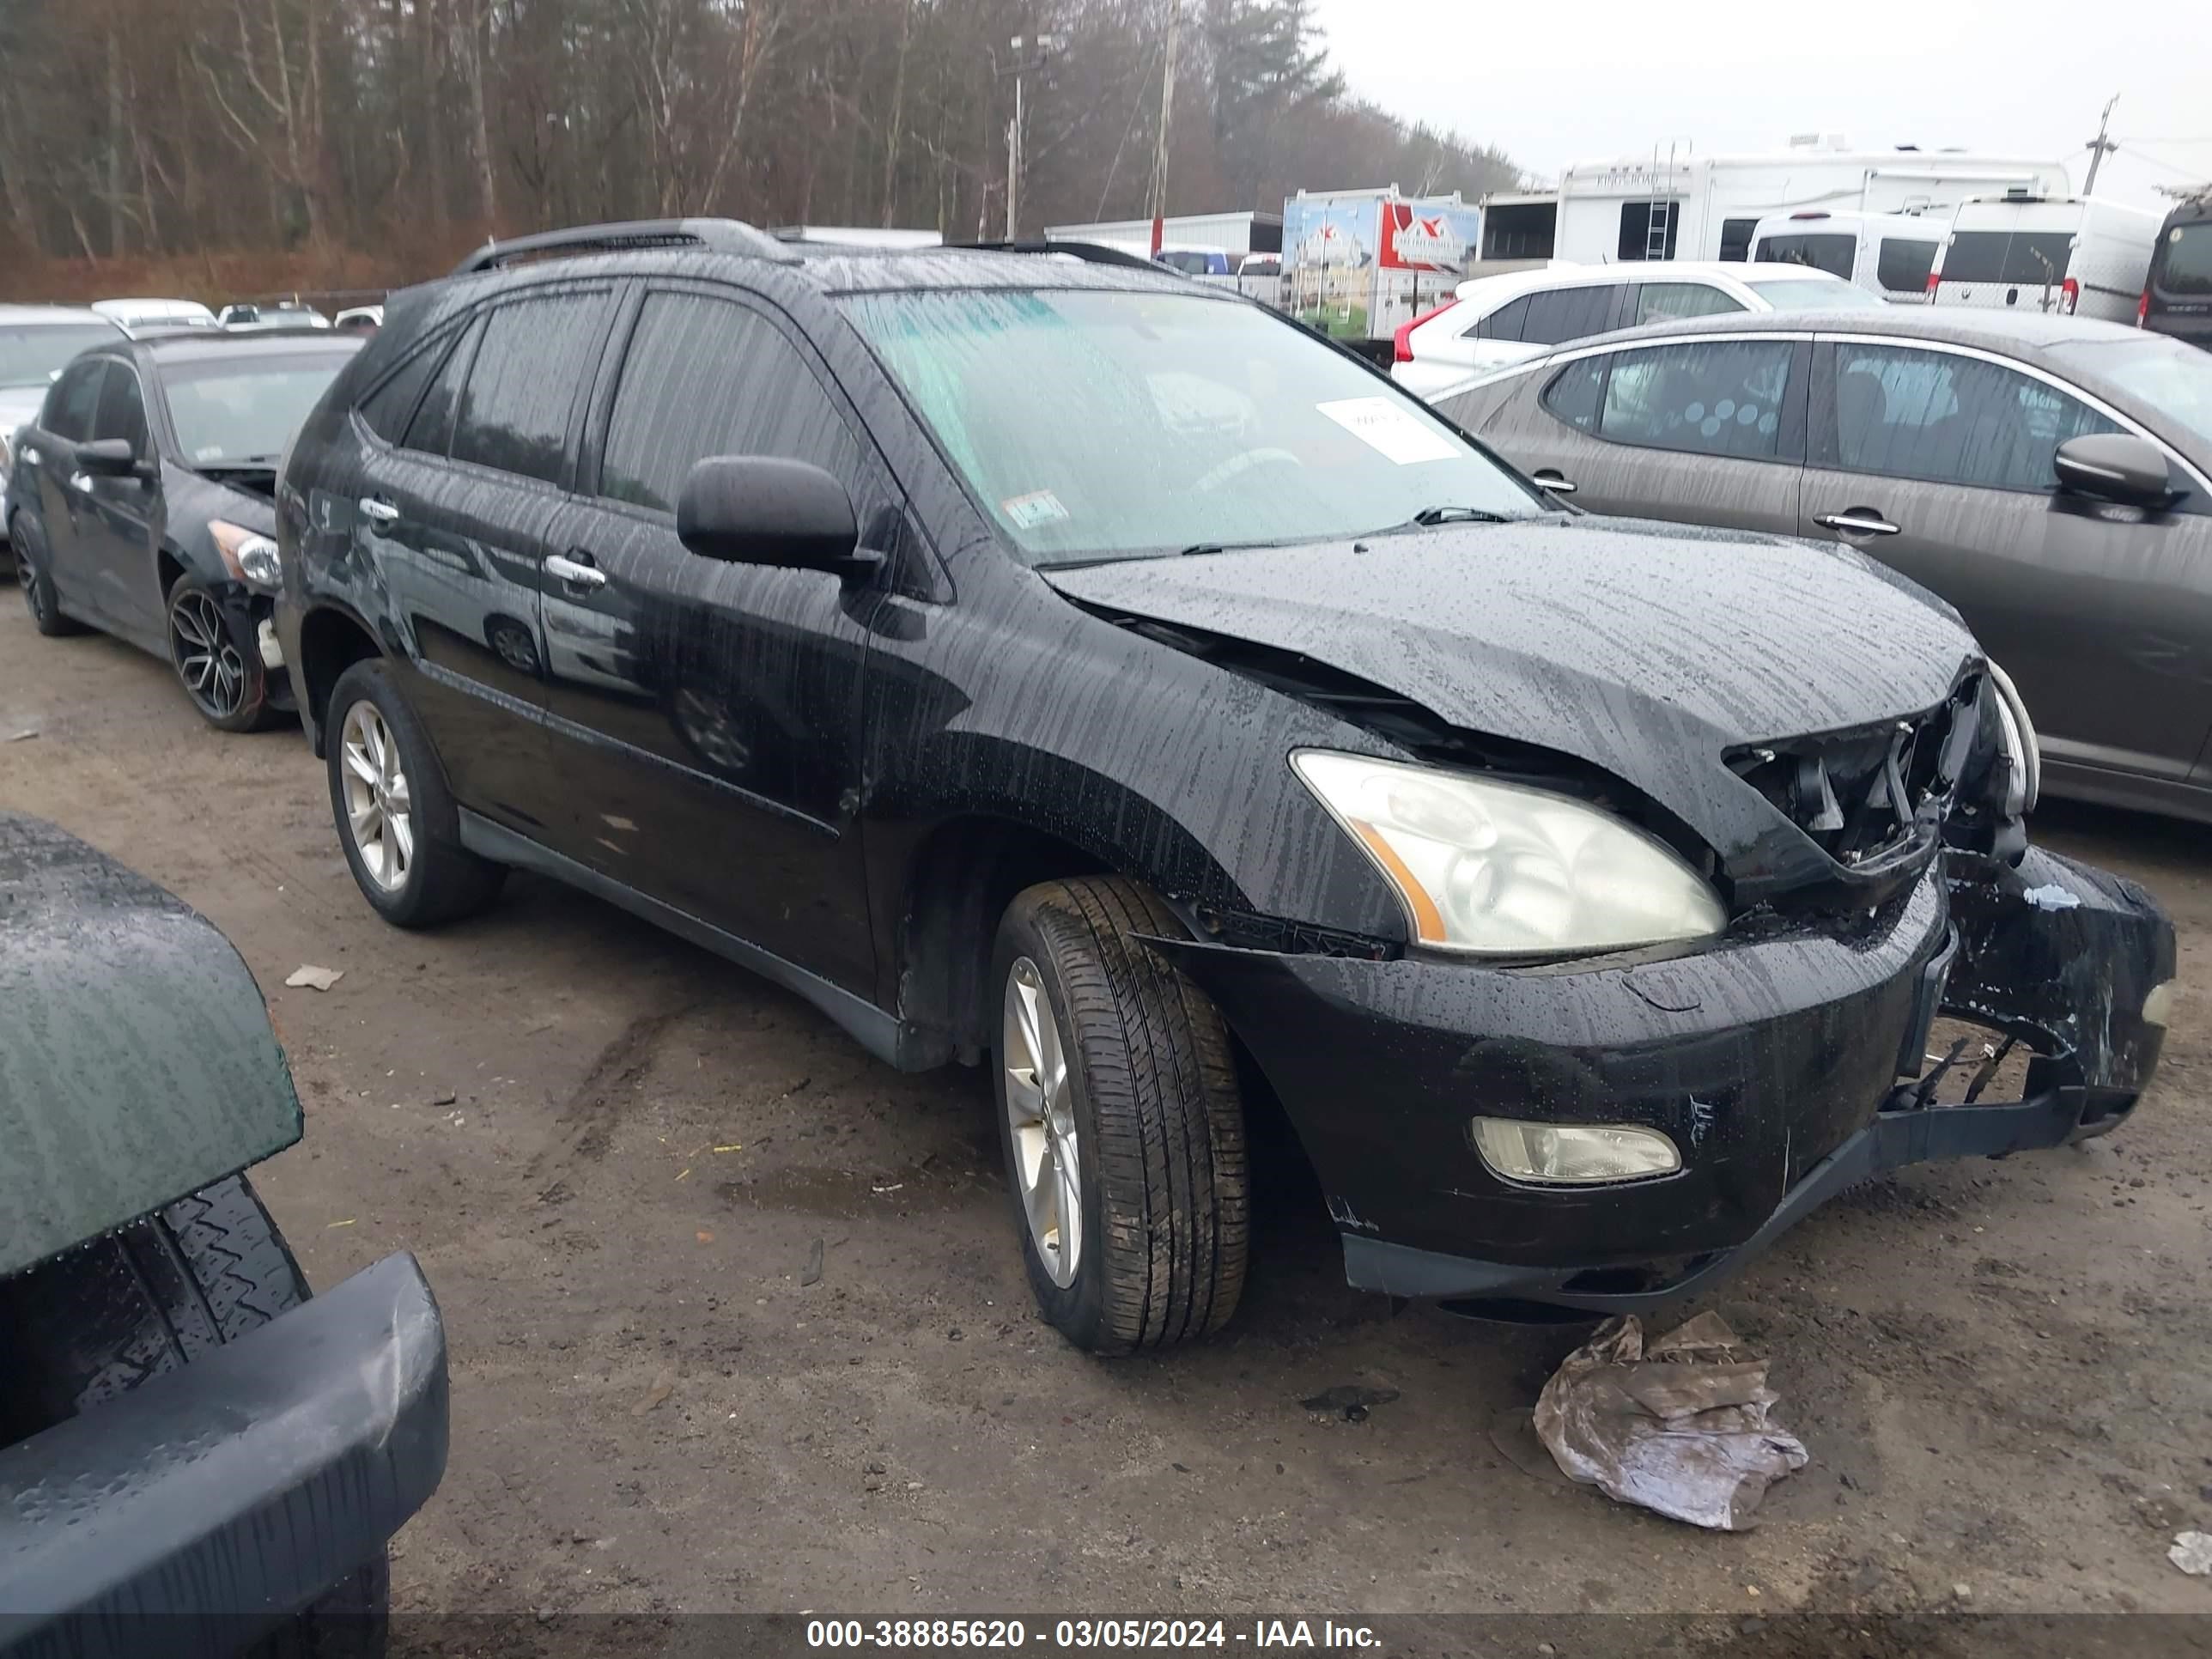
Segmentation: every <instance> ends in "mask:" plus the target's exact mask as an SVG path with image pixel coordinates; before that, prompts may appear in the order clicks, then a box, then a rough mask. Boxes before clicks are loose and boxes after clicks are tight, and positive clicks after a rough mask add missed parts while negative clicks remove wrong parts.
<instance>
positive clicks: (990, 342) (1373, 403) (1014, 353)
mask: <svg viewBox="0 0 2212 1659" xmlns="http://www.w3.org/2000/svg"><path fill="white" fill-rule="evenodd" d="M846 309H847V313H848V315H849V316H850V317H851V318H852V319H853V321H854V324H856V325H858V326H859V328H860V332H861V333H862V335H864V336H865V337H866V338H867V340H868V342H869V343H871V344H872V346H873V347H874V348H875V349H876V352H877V354H878V356H879V357H880V358H881V359H882V361H883V362H884V367H885V368H887V369H888V370H889V371H890V374H891V376H892V378H893V379H894V380H896V381H897V382H898V384H899V386H900V387H901V389H902V391H903V392H905V393H906V396H907V398H908V400H909V401H910V402H911V403H912V404H914V406H915V410H917V411H918V412H919V413H920V415H921V418H922V419H923V420H924V421H926V422H927V423H928V425H929V427H930V428H931V430H932V431H933V433H934V434H935V435H936V436H937V440H938V442H939V444H940V445H942V446H943V447H944V449H945V453H946V455H947V456H948V457H950V458H951V461H952V464H953V465H954V466H956V467H957V469H958V470H959V471H960V473H961V475H962V477H963V478H964V479H965V480H966V481H967V483H968V485H969V489H971V490H972V491H973V492H974V493H975V496H976V497H977V498H978V500H979V501H981V503H982V505H983V506H984V507H985V508H986V509H987V511H988V512H989V513H990V515H991V517H992V519H993V520H994V522H995V523H996V524H997V525H998V526H999V529H1000V532H1001V533H1002V534H1003V535H1004V536H1005V537H1006V539H1007V540H1008V541H1009V542H1011V543H1012V544H1013V545H1014V546H1015V547H1017V548H1018V549H1019V550H1021V552H1022V553H1023V554H1024V556H1027V557H1028V558H1029V560H1030V562H1032V563H1035V564H1041V565H1042V564H1060V563H1067V562H1075V561H1079V560H1089V559H1106V558H1125V557H1133V556H1141V555H1147V554H1161V553H1175V552H1177V551H1182V550H1197V549H1201V548H1206V549H1211V548H1216V547H1235V546H1246V545H1251V544H1263V543H1269V542H1292V541H1316V540H1323V539H1326V538H1331V537H1338V536H1351V535H1357V534H1360V533H1362V532H1371V531H1381V530H1383V529H1387V528H1392V527H1395V526H1401V525H1404V524H1407V523H1408V522H1409V521H1410V520H1413V517H1414V516H1415V515H1416V514H1418V513H1424V512H1425V511H1427V510H1428V509H1431V508H1437V507H1455V508H1465V509H1469V510H1471V512H1472V513H1474V514H1476V515H1488V514H1492V513H1499V514H1506V515H1510V516H1512V517H1516V518H1533V517H1535V516H1537V515H1538V514H1539V513H1541V512H1542V511H1543V510H1544V509H1543V508H1542V507H1541V505H1540V504H1539V503H1538V502H1537V501H1535V500H1534V498H1533V497H1532V496H1531V495H1530V494H1529V493H1528V490H1527V489H1525V488H1524V487H1522V485H1521V484H1519V483H1516V481H1515V480H1514V478H1513V477H1512V476H1511V475H1510V473H1508V472H1506V471H1504V470H1503V469H1502V468H1500V467H1499V466H1498V465H1496V464H1495V463H1493V462H1492V461H1490V460H1487V459H1485V458H1484V457H1483V456H1482V455H1481V454H1480V453H1478V452H1477V451H1475V450H1474V449H1473V448H1472V447H1469V446H1468V444H1467V443H1466V441H1464V440H1462V439H1461V438H1460V437H1459V436H1457V435H1455V433H1453V432H1452V430H1451V429H1450V428H1449V427H1447V426H1445V425H1444V424H1443V422H1441V421H1439V420H1437V418H1436V416H1433V415H1431V414H1430V413H1429V412H1428V411H1427V410H1425V408H1423V407H1422V405H1421V404H1419V403H1417V402H1416V401H1414V400H1413V398H1409V397H1407V396H1406V395H1405V394H1403V393H1401V392H1397V391H1396V390H1395V389H1394V388H1393V387H1391V386H1388V385H1386V384H1384V383H1382V382H1380V381H1378V380H1376V377H1375V376H1374V375H1372V374H1369V373H1367V372H1366V371H1365V370H1364V369H1362V368H1360V367H1359V366H1358V364H1357V363H1354V362H1349V361H1347V360H1346V359H1345V358H1344V357H1342V356H1339V355H1338V354H1337V353H1336V352H1334V351H1333V350H1332V349H1329V348H1328V346H1327V345H1324V344H1323V343H1321V342H1320V341H1318V340H1316V339H1315V338H1313V337H1311V336H1310V335H1308V334H1306V333H1305V332H1304V331H1302V330H1300V329H1298V328H1297V327H1295V326H1293V325H1291V324H1288V323H1285V322H1284V321H1282V320H1281V319H1279V318H1277V317H1275V316H1273V314H1271V313H1267V312H1265V311H1262V310H1261V309H1260V308H1259V307H1255V306H1246V305H1238V304H1235V303H1233V302H1224V301H1213V300H1208V299H1205V298H1203V297H1200V296H1199V295H1179V294H1161V293H1127V292H1122V293H1103V292H1096V291H1090V292H1086V291H973V292H961V293H937V294H915V293H908V294H862V295H853V296H851V297H849V298H848V300H847V301H846Z"/></svg>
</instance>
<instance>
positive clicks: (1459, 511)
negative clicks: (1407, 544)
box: [1401, 507, 1513, 529]
mask: <svg viewBox="0 0 2212 1659" xmlns="http://www.w3.org/2000/svg"><path fill="white" fill-rule="evenodd" d="M1406 522H1407V524H1417V525H1419V526H1422V527H1423V528H1424V529H1426V528H1430V527H1431V526H1436V525H1440V524H1511V523H1512V522H1513V515H1512V514H1511V513H1493V512H1492V511H1491V509H1490V508H1488V507H1423V508H1422V509H1421V510H1420V511H1419V512H1418V513H1415V514H1413V517H1412V518H1411V519H1408V520H1407V521H1406ZM1401 527H1402V526H1401Z"/></svg>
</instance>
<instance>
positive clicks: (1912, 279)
mask: <svg viewBox="0 0 2212 1659" xmlns="http://www.w3.org/2000/svg"><path fill="white" fill-rule="evenodd" d="M1935 264H1936V243H1935V241H1934V240H1928V241H1920V240H1917V239H1915V238H1912V237H1909V236H1885V237H1883V238H1882V239H1881V251H1880V252H1879V253H1877V254H1876V255H1875V268H1874V275H1875V281H1876V282H1877V283H1881V285H1882V287H1884V288H1885V289H1888V290H1889V292H1891V293H1892V294H1925V293H1926V292H1927V291H1928V273H1929V270H1932V269H1933V268H1934V266H1935Z"/></svg>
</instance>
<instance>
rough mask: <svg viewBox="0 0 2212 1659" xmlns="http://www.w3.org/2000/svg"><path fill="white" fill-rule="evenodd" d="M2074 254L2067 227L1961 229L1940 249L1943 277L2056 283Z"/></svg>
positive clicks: (2062, 278)
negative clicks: (2016, 229) (2053, 228)
mask: <svg viewBox="0 0 2212 1659" xmlns="http://www.w3.org/2000/svg"><path fill="white" fill-rule="evenodd" d="M2073 257H2074V237H2073V234H2072V233H2071V232H2070V231H2063V230H2022V231H2011V230H1961V231H1959V232H1956V233H1954V234H1953V236H1952V238H1951V245H1950V246H1948V247H1947V248H1946V249H1944V251H1943V280H1944V281H1945V282H1947V283H2021V284H2024V285H2026V286H2029V287H2038V286H2040V285H2041V284H2043V283H2054V284H2055V283H2063V282H2064V281H2065V280H2066V262H2067V261H2068V260H2069V259H2070V258H2073Z"/></svg>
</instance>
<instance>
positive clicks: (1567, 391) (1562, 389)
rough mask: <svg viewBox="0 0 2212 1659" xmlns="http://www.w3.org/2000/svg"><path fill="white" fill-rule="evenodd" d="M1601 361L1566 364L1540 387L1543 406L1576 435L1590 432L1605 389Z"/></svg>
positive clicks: (1593, 360) (1598, 359) (1602, 360)
mask: <svg viewBox="0 0 2212 1659" xmlns="http://www.w3.org/2000/svg"><path fill="white" fill-rule="evenodd" d="M1605 362H1606V360H1605V359H1604V358H1603V357H1584V358H1582V359H1580V360H1579V361H1577V362H1571V363H1569V364H1568V365H1567V366H1566V367H1565V368H1563V369H1561V370H1560V371H1559V373H1558V374H1554V375H1553V377H1552V383H1551V385H1549V386H1546V387H1545V388H1544V396H1543V404H1544V407H1545V408H1546V409H1547V410H1550V411H1551V412H1552V413H1553V415H1554V416H1557V417H1558V418H1559V419H1560V420H1562V421H1565V422H1566V423H1567V424H1568V425H1569V426H1571V427H1573V428H1575V429H1576V430H1577V432H1589V431H1591V430H1593V429H1594V428H1595V427H1596V425H1597V416H1598V400H1599V398H1600V397H1601V395H1602V394H1603V392H1604V389H1605Z"/></svg>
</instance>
